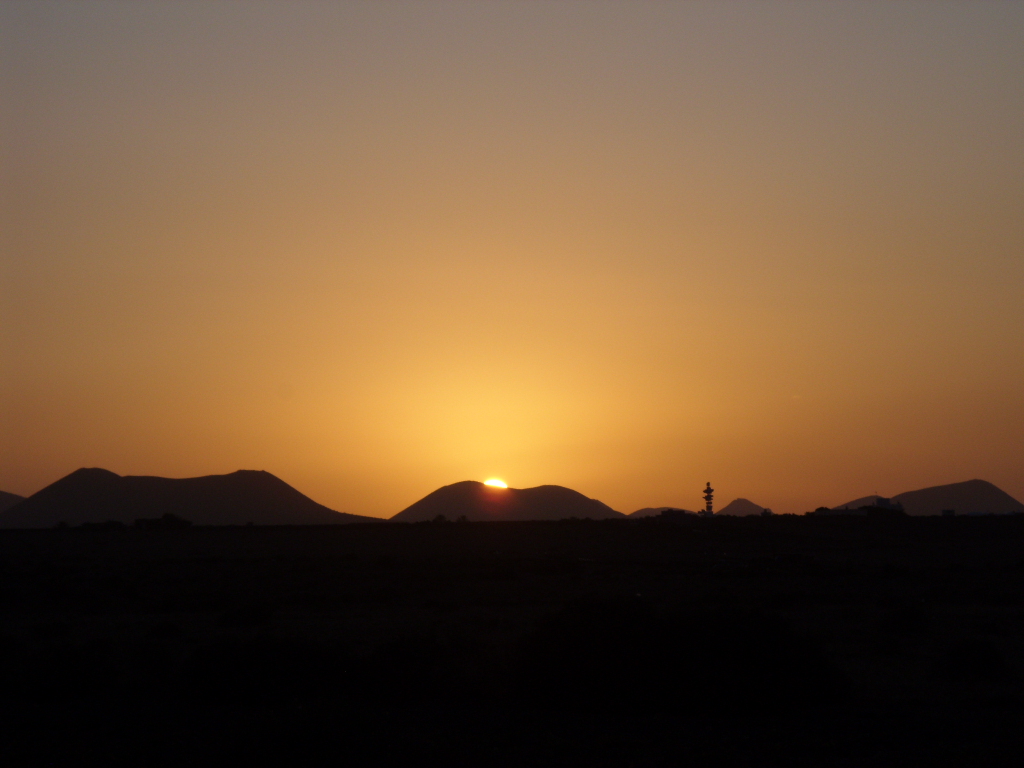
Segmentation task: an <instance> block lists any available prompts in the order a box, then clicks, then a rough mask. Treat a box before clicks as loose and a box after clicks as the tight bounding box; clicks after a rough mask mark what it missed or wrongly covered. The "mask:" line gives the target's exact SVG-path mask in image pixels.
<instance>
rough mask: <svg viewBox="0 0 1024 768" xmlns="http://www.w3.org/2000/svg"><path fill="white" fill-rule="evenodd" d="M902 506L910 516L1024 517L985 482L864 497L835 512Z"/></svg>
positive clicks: (1016, 505) (1017, 505) (1012, 501)
mask: <svg viewBox="0 0 1024 768" xmlns="http://www.w3.org/2000/svg"><path fill="white" fill-rule="evenodd" d="M885 503H891V504H894V505H895V504H899V505H901V506H902V507H903V511H904V512H906V513H907V514H908V515H917V516H921V515H941V514H942V511H943V510H946V509H952V510H954V511H955V512H956V514H958V515H1009V514H1014V513H1024V504H1021V503H1020V502H1019V501H1017V500H1016V499H1015V498H1013V497H1012V496H1010V495H1009V494H1008V493H1006V492H1005V491H1003V490H1001V489H999V488H997V487H996V486H994V485H992V483H989V482H987V481H985V480H968V481H967V482H964V483H950V484H949V485H936V486H932V487H931V488H922V489H921V490H919V491H907V492H905V493H900V494H898V495H896V496H893V497H892V498H891V499H885V498H883V497H882V496H877V495H872V496H864V497H862V498H859V499H854V500H853V501H848V502H846V503H845V504H840V505H839V506H837V507H833V508H832V511H834V512H837V511H843V510H849V511H855V510H858V509H861V508H862V507H874V506H878V505H879V504H885Z"/></svg>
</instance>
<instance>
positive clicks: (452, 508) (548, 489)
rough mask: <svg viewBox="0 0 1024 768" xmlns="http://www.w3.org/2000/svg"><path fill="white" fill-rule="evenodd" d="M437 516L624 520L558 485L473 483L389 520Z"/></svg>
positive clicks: (428, 498)
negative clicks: (492, 485)
mask: <svg viewBox="0 0 1024 768" xmlns="http://www.w3.org/2000/svg"><path fill="white" fill-rule="evenodd" d="M438 515H443V516H444V517H445V518H447V519H448V520H457V519H458V518H460V517H465V518H466V519H467V520H469V521H486V520H564V519H566V518H569V517H578V518H587V517H589V518H591V519H594V520H603V519H606V518H611V517H625V515H623V514H622V513H621V512H616V511H615V510H614V509H612V508H611V507H609V506H607V505H605V504H602V503H601V502H600V501H597V500H596V499H590V498H587V497H586V496H584V495H583V494H582V493H578V492H576V491H574V490H571V489H569V488H563V487H561V486H559V485H541V486H537V487H536V488H494V487H491V486H489V485H484V484H483V483H480V482H477V481H476V480H465V481H463V482H461V483H454V484H452V485H446V486H444V487H442V488H438V489H437V490H436V491H434V492H433V493H431V494H430V495H428V496H424V497H423V498H422V499H420V500H419V501H417V502H416V503H415V504H413V505H412V506H410V507H407V508H405V509H403V510H402V511H401V512H399V513H398V514H397V515H395V516H394V517H392V518H391V520H392V521H394V522H399V523H417V522H422V521H424V520H434V519H436V518H437V516H438Z"/></svg>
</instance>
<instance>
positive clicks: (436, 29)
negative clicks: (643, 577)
mask: <svg viewBox="0 0 1024 768" xmlns="http://www.w3.org/2000/svg"><path fill="white" fill-rule="evenodd" d="M0 51H2V52H0V56H2V60H0V61H2V64H0V66H2V70H0V72H2V84H0V88H2V90H0V153H2V154H0V162H2V168H0V170H2V177H0V181H2V184H0V195H2V197H0V216H2V218H0V230H2V240H0V247H2V262H0V270H2V271H0V290H2V301H0V328H2V338H0V343H2V347H0V399H2V406H0V437H2V440H0V444H2V448H0V489H3V490H6V491H11V492H16V493H22V494H28V493H32V492H35V491H36V490H38V489H40V488H41V487H43V486H44V485H46V484H48V483H50V482H53V481H54V480H56V479H57V478H59V477H61V476H63V475H65V474H67V473H68V472H71V471H73V470H74V469H76V468H78V467H81V466H101V467H106V468H107V469H111V470H113V471H115V472H118V473H120V474H155V475H165V476H173V477H186V476H194V475H202V474H216V473H223V472H230V471H233V470H235V469H239V468H246V469H266V470H268V471H270V472H273V473H274V474H276V475H278V476H279V477H281V478H282V479H284V480H285V481H287V482H289V483H291V484H292V485H294V486H296V487H297V488H298V489H299V490H301V491H303V492H304V493H306V494H307V495H309V496H312V497H313V498H314V499H316V500H317V501H319V502H321V503H323V504H326V505H328V506H330V507H332V508H334V509H338V510H341V511H346V512H353V513H360V514H371V515H378V516H390V515H391V514H394V513H395V512H398V511H399V510H400V509H402V508H403V507H405V506H407V505H408V504H410V503H412V502H413V501H415V500H416V499H418V498H420V497H421V496H423V495H425V494H426V493H428V492H430V491H432V490H433V489H435V488H437V487H438V486H440V485H445V484H448V483H452V482H456V481H459V480H465V479H479V480H483V479H486V478H487V477H500V478H503V479H504V480H506V481H507V482H508V483H509V484H510V485H512V486H515V487H529V486H533V485H540V484H544V483H555V484H559V485H566V486H569V487H571V488H575V489H576V490H579V491H581V492H583V493H585V494H587V495H588V496H592V497H595V498H599V499H601V500H602V501H604V502H606V503H608V504H610V505H611V506H613V507H614V508H616V509H619V510H621V511H626V512H628V511H632V510H634V509H637V508H639V507H644V506H656V505H658V506H660V505H676V506H684V507H689V508H691V509H693V508H696V507H697V506H698V505H700V504H701V503H702V502H701V499H700V492H701V490H702V488H703V485H704V483H705V482H706V481H708V480H710V481H711V482H712V483H713V484H714V486H715V487H716V489H717V490H718V500H719V501H720V503H722V504H724V503H725V502H728V501H729V500H731V499H733V498H735V497H737V496H743V497H747V498H750V499H751V500H753V501H755V502H757V503H759V504H762V505H767V506H770V507H772V508H773V509H775V510H776V511H779V512H802V511H805V510H807V509H811V508H814V507H816V506H819V505H821V504H827V505H835V504H838V503H840V502H844V501H847V500H849V499H852V498H854V497H857V496H863V495H865V494H869V493H873V492H878V493H881V494H883V495H891V494H896V493H899V492H902V491H906V490H911V489H915V488H920V487H924V486H928V485H936V484H941V483H949V482H956V481H960V480H967V479H970V478H974V477H980V478H983V479H987V480H990V481H992V482H994V483H996V484H997V485H999V486H1000V487H1002V488H1003V489H1004V490H1006V491H1008V492H1009V493H1011V494H1012V495H1014V496H1016V497H1017V498H1018V499H1024V3H1021V2H1006V3H999V2H979V3H942V2H936V0H928V2H924V3H911V2H900V3H891V2H877V3H867V2H865V3H856V2H837V3H825V2H812V3H781V2H777V3H769V2H751V3H726V2H719V3H713V4H712V3H708V4H701V3H692V2H687V3H664V2H659V3H650V4H648V3H639V2H629V3H625V2H622V3H608V4H602V3H597V2H581V3H544V2H505V3H483V2H478V3H430V2H412V3H398V2H385V3H380V2H373V3H348V4H341V3H334V2H331V3H301V2H296V1H295V0H289V2H274V3H240V2H232V3H223V2H221V3H218V2H207V1H206V0H203V2H195V3H183V2H181V3H173V2H154V3H147V2H140V0H132V2H125V3H100V2H88V3H82V2H68V3H47V2H39V1H38V0H33V2H28V3H23V4H19V3H12V2H5V3H4V4H3V5H0Z"/></svg>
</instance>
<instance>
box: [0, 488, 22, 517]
mask: <svg viewBox="0 0 1024 768" xmlns="http://www.w3.org/2000/svg"><path fill="white" fill-rule="evenodd" d="M24 500H25V497H24V496H19V495H18V494H16V493H7V491H0V512H4V511H6V510H8V509H10V508H11V507H13V506H14V505H15V504H19V503H20V502H22V501H24Z"/></svg>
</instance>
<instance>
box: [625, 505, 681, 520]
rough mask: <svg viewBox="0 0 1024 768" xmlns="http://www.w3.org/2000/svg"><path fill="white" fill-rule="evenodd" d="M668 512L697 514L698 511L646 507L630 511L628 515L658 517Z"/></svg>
mask: <svg viewBox="0 0 1024 768" xmlns="http://www.w3.org/2000/svg"><path fill="white" fill-rule="evenodd" d="M666 512H668V513H679V514H683V515H696V514H697V513H696V512H693V511H691V510H689V509H680V508H679V507H644V508H643V509H638V510H637V511H636V512H630V513H629V514H628V515H627V517H632V518H639V517H658V516H659V515H663V514H664V513H666Z"/></svg>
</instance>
